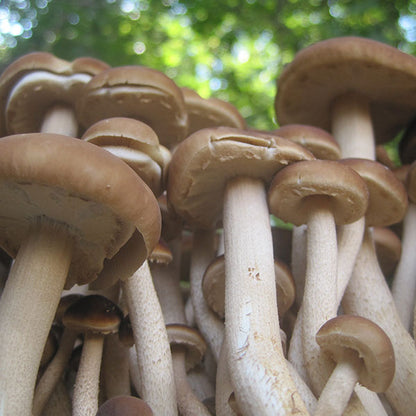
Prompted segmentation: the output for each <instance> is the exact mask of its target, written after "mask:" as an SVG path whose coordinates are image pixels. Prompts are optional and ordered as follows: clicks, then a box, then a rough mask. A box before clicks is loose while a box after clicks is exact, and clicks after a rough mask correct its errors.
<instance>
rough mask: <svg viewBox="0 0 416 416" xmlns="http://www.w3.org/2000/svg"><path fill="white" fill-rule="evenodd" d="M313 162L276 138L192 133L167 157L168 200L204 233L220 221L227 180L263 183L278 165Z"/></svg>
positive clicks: (227, 131) (222, 131) (230, 131)
mask: <svg viewBox="0 0 416 416" xmlns="http://www.w3.org/2000/svg"><path fill="white" fill-rule="evenodd" d="M313 158H314V157H313V155H312V154H311V153H310V152H308V151H307V150H306V149H304V148H303V147H302V146H300V145H298V144H296V143H293V142H291V141H290V140H286V139H282V138H280V137H278V136H276V135H270V136H268V137H266V135H264V134H262V135H259V134H256V133H253V132H248V131H245V130H239V129H234V128H231V127H217V128H207V129H202V130H198V131H197V132H195V133H193V134H191V135H190V136H189V137H187V138H186V139H185V140H184V141H183V142H182V143H180V144H179V145H178V146H177V148H176V149H175V152H174V153H173V156H172V160H171V163H170V166H169V179H168V187H167V194H168V201H169V203H170V204H171V206H172V207H173V209H174V210H175V211H176V213H177V214H178V215H180V216H181V217H182V218H184V220H185V221H187V222H188V223H189V224H190V225H192V226H196V227H199V228H202V229H207V228H208V229H209V228H211V227H213V226H216V225H217V223H218V222H219V221H220V219H221V215H222V206H223V196H224V190H225V187H226V184H227V181H228V180H229V179H231V178H235V177H238V176H245V177H250V178H257V179H261V180H263V181H264V182H265V185H266V184H268V183H269V182H270V181H271V179H272V177H273V175H274V174H275V173H276V172H278V171H279V170H280V169H281V168H283V167H284V166H286V165H288V164H290V163H292V162H297V161H299V160H305V159H313Z"/></svg>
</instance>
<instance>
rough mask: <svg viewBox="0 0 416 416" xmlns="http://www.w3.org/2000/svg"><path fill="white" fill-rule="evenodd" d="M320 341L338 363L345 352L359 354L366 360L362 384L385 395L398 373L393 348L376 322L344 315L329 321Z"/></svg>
mask: <svg viewBox="0 0 416 416" xmlns="http://www.w3.org/2000/svg"><path fill="white" fill-rule="evenodd" d="M316 342H317V343H318V344H319V346H320V347H321V349H322V350H324V351H325V352H326V353H327V354H329V355H330V356H331V357H332V359H333V360H334V361H335V362H339V361H342V360H343V353H344V352H345V350H348V351H350V350H353V351H356V352H357V354H358V356H359V357H360V358H361V359H362V361H363V366H362V368H361V371H360V374H359V382H360V383H361V384H362V385H363V386H365V387H367V388H368V389H370V390H372V391H375V392H377V393H382V392H384V391H386V390H387V389H388V387H389V386H390V383H391V382H392V380H393V377H394V372H395V359H394V350H393V345H392V343H391V341H390V338H389V337H388V336H387V334H386V333H385V332H384V331H383V330H382V329H381V328H380V327H379V326H378V325H377V324H375V323H374V322H372V321H370V320H368V319H366V318H363V317H361V316H354V315H340V316H337V317H335V318H332V319H330V320H329V321H327V322H326V323H325V324H324V325H322V327H321V328H320V329H319V331H318V332H317V334H316Z"/></svg>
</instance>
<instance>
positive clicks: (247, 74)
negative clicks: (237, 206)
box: [0, 0, 416, 129]
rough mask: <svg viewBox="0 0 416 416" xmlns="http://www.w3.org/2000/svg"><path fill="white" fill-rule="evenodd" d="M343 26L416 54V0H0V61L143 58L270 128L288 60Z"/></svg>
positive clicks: (116, 61) (342, 30) (2, 64)
mask: <svg viewBox="0 0 416 416" xmlns="http://www.w3.org/2000/svg"><path fill="white" fill-rule="evenodd" d="M344 35H355V36H364V37H368V38H372V39H376V40H379V41H382V42H385V43H388V44H390V45H393V46H395V47H398V48H400V49H401V50H403V51H406V52H408V53H411V54H416V0H414V1H404V0H403V1H388V0H360V1H353V0H339V1H336V0H326V1H323V0H307V1H298V0H280V1H279V0H277V1H276V0H222V1H212V0H162V1H155V0H74V1H65V0H31V1H29V0H1V1H0V70H2V69H3V68H4V67H5V66H7V65H8V64H9V63H10V62H11V61H12V60H14V59H16V58H17V57H19V56H21V55H23V54H25V53H27V52H32V51H48V52H52V53H54V54H55V55H56V56H58V57H60V58H64V59H68V60H72V59H74V58H77V57H79V56H85V55H89V56H93V57H96V58H99V59H102V60H104V61H106V62H107V63H109V64H110V65H112V66H120V65H128V64H139V65H146V66H149V67H152V68H155V69H158V70H161V71H163V72H164V73H165V74H166V75H168V76H169V77H171V78H172V79H174V80H175V82H176V83H177V84H178V85H180V86H187V87H190V88H193V89H195V90H196V91H198V92H199V93H200V95H202V96H203V97H209V96H215V97H217V98H220V99H223V100H226V101H229V102H230V103H232V104H233V105H235V106H236V107H237V108H238V109H239V110H240V112H241V113H242V115H243V116H244V117H245V118H246V119H247V122H248V124H249V126H251V127H254V128H258V129H273V128H276V127H277V125H276V122H275V120H274V107H273V100H274V96H275V93H276V79H277V78H278V76H279V73H280V71H281V69H282V67H283V66H284V65H285V64H286V63H288V62H290V61H291V60H292V59H293V56H294V54H295V53H296V51H298V50H300V49H301V48H304V47H305V46H307V45H309V44H311V43H314V42H316V41H319V40H323V39H328V38H331V37H336V36H344Z"/></svg>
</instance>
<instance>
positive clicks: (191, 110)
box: [181, 87, 246, 136]
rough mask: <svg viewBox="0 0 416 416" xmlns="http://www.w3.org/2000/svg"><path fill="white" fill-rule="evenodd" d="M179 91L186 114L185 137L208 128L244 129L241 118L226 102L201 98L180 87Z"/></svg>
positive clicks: (194, 92) (190, 90)
mask: <svg viewBox="0 0 416 416" xmlns="http://www.w3.org/2000/svg"><path fill="white" fill-rule="evenodd" d="M181 90H182V93H183V97H184V99H185V106H186V111H187V112H188V133H187V136H189V135H190V134H192V133H194V132H196V131H198V130H201V129H205V128H208V127H219V126H228V127H235V128H238V129H244V128H246V122H245V120H244V118H243V116H242V115H241V114H240V113H239V111H238V110H237V109H236V108H235V107H234V106H233V105H232V104H230V103H228V102H227V101H223V100H219V99H218V98H214V97H211V98H202V97H201V96H200V95H199V94H198V93H197V92H196V91H194V90H192V89H190V88H187V87H182V88H181Z"/></svg>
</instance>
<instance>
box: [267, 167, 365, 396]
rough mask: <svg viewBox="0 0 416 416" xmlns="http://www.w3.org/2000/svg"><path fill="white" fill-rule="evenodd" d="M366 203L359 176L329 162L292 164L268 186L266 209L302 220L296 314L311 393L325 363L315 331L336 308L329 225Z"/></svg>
mask: <svg viewBox="0 0 416 416" xmlns="http://www.w3.org/2000/svg"><path fill="white" fill-rule="evenodd" d="M367 204H368V191H367V187H366V185H365V183H364V181H363V180H362V179H361V178H360V176H359V175H358V174H357V173H356V172H354V171H353V170H352V169H350V168H348V169H345V166H343V165H342V164H340V163H339V162H335V161H327V160H313V161H303V162H298V163H296V164H292V165H290V166H288V167H286V168H284V169H282V170H281V171H280V172H278V173H277V174H276V175H275V177H274V178H273V181H272V183H271V185H270V189H269V205H270V210H271V212H272V213H273V214H274V215H276V216H277V217H278V218H281V219H282V220H283V221H286V222H291V223H293V224H295V225H301V224H305V223H306V224H307V248H306V275H305V290H304V296H303V301H302V306H301V311H300V312H299V313H300V314H301V316H302V318H301V319H302V321H301V322H302V344H303V355H304V363H305V366H306V370H307V373H308V375H309V378H310V381H311V388H312V391H313V392H314V393H315V394H316V395H319V393H320V391H321V390H322V388H323V386H324V384H325V373H326V372H327V371H328V363H327V359H326V357H325V356H323V355H322V354H321V353H320V351H319V347H318V345H317V344H316V341H315V334H316V331H317V330H318V328H319V327H320V326H321V325H322V324H323V323H324V322H326V321H327V320H328V319H330V318H332V317H334V316H336V315H337V310H338V303H337V275H336V272H337V238H336V228H335V225H336V224H348V223H352V222H354V221H357V220H358V219H359V218H360V217H362V216H364V214H365V212H366V209H367Z"/></svg>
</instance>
